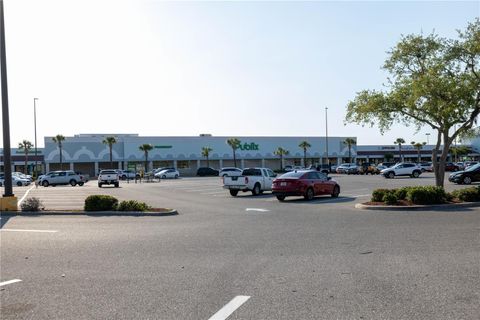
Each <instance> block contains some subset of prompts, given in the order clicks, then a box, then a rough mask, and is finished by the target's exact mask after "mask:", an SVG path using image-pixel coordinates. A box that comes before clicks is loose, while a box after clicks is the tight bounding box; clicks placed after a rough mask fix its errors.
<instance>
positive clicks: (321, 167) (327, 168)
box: [309, 164, 336, 174]
mask: <svg viewBox="0 0 480 320" xmlns="http://www.w3.org/2000/svg"><path fill="white" fill-rule="evenodd" d="M309 169H311V170H317V171H320V172H322V173H325V174H329V173H331V172H335V169H336V168H335V169H333V167H332V166H331V165H329V164H319V165H318V166H316V167H312V166H310V168H309Z"/></svg>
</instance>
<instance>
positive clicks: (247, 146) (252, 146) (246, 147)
mask: <svg viewBox="0 0 480 320" xmlns="http://www.w3.org/2000/svg"><path fill="white" fill-rule="evenodd" d="M239 148H240V150H242V151H258V144H256V143H253V142H252V143H244V144H240V146H239Z"/></svg>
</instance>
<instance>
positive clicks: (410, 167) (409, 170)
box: [380, 162, 422, 179]
mask: <svg viewBox="0 0 480 320" xmlns="http://www.w3.org/2000/svg"><path fill="white" fill-rule="evenodd" d="M380 173H381V174H382V175H383V176H384V177H385V178H390V179H393V178H395V177H396V176H409V177H412V178H418V177H419V176H420V175H421V174H422V170H421V169H420V168H419V167H418V166H417V165H416V164H414V163H403V162H400V163H398V164H396V165H394V166H393V167H390V168H387V169H383V170H382V171H380Z"/></svg>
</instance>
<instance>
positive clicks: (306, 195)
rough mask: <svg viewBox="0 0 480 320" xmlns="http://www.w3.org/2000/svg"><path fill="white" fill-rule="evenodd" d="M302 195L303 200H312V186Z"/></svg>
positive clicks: (313, 193)
mask: <svg viewBox="0 0 480 320" xmlns="http://www.w3.org/2000/svg"><path fill="white" fill-rule="evenodd" d="M303 197H304V198H305V200H308V201H312V200H313V198H315V192H314V191H313V189H312V188H308V189H307V191H306V192H305V195H304V196H303Z"/></svg>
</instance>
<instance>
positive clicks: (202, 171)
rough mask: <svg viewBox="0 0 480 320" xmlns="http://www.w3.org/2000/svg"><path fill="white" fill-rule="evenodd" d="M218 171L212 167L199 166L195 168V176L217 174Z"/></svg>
mask: <svg viewBox="0 0 480 320" xmlns="http://www.w3.org/2000/svg"><path fill="white" fill-rule="evenodd" d="M219 173H220V172H219V171H218V170H216V169H213V168H208V167H201V168H198V170H197V176H200V177H205V176H218V175H219Z"/></svg>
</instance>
